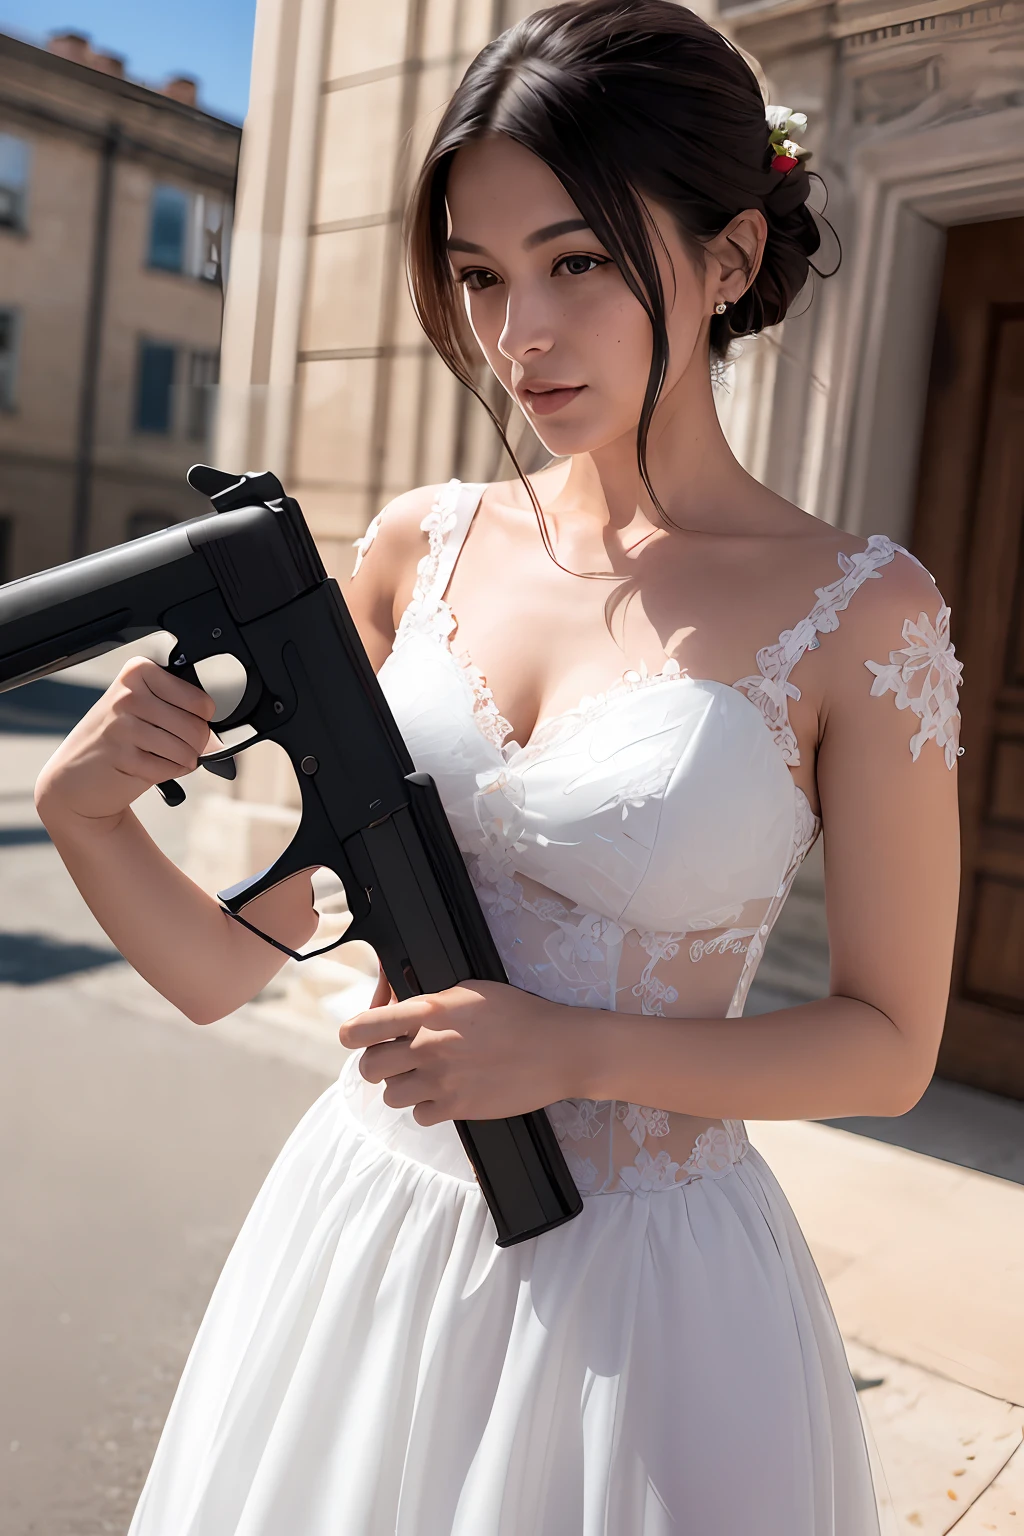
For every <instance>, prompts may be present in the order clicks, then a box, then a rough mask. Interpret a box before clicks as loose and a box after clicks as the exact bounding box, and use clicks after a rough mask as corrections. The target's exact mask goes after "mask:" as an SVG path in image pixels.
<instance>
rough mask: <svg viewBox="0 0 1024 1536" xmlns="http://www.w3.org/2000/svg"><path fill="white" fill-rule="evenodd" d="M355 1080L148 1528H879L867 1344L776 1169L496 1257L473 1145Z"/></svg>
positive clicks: (690, 1532) (535, 1533) (690, 1188)
mask: <svg viewBox="0 0 1024 1536" xmlns="http://www.w3.org/2000/svg"><path fill="white" fill-rule="evenodd" d="M356 1060H357V1058H355V1057H353V1058H351V1059H350V1061H349V1062H347V1063H346V1067H345V1069H344V1070H343V1072H342V1074H341V1077H340V1078H339V1080H338V1082H337V1083H335V1084H332V1086H331V1087H330V1088H328V1090H327V1091H326V1093H324V1094H323V1095H322V1097H321V1098H320V1099H319V1100H318V1101H317V1102H316V1103H315V1104H314V1105H313V1107H312V1108H311V1109H310V1110H309V1112H308V1113H307V1114H306V1115H305V1116H304V1118H303V1119H302V1121H301V1122H300V1124H299V1125H298V1126H297V1128H296V1129H295V1131H294V1132H293V1134H292V1136H291V1137H290V1138H289V1140H288V1142H287V1144H286V1146H285V1147H284V1149H283V1150H282V1152H281V1154H280V1156H279V1158H278V1159H277V1162H276V1164H275V1165H274V1167H273V1169H272V1170H271V1172H270V1174H269V1175H268V1177H267V1180H266V1183H265V1184H264V1186H263V1189H262V1190H261V1191H260V1194H259V1195H258V1197H257V1199H256V1202H255V1204H254V1205H253V1208H252V1211H251V1212H250V1214H249V1216H248V1217H247V1219H246V1222H245V1225H244V1226H243V1228H242V1231H241V1233H240V1235H239V1237H238V1240H237V1242H236V1243H235V1246H234V1248H233V1250H232V1252H231V1255H230V1257H229V1258H228V1261H227V1263H226V1265H225V1267H224V1271H223V1273H222V1275H221V1278H220V1280H219V1282H218V1284H217V1287H216V1290H215V1292H214V1295H213V1298H212V1300H211V1302H210V1306H209V1309H208V1311H207V1313H206V1317H205V1318H204V1320H203V1323H202V1326H201V1328H200V1330H199V1334H198V1337H197V1338H196V1341H195V1345H194V1346H193V1349H192V1353H191V1355H190V1357H189V1360H188V1363H187V1365H186V1367H185V1371H184V1374H183V1376H182V1379H181V1383H180V1386H179V1388H178V1392H177V1395H176V1397H175V1400H174V1403H173V1406H172V1408H171V1412H170V1415H169V1417H168V1420H167V1424H166V1427H165V1429H164V1432H163V1436H162V1438H161V1441H160V1444H159V1447H158V1450H157V1454H156V1458H155V1461H154V1463H153V1467H152V1470H151V1472H150V1475H149V1479H148V1481H147V1483H146V1486H145V1489H144V1491H143V1494H142V1498H141V1500H140V1502H139V1506H138V1509H137V1511H136V1514H135V1518H134V1520H133V1522H132V1525H131V1530H130V1533H129V1536H680V1533H685V1536H877V1532H878V1530H879V1518H878V1514H877V1511H876V1500H875V1495H874V1492H873V1487H872V1478H871V1472H870V1466H869V1459H868V1452H867V1448H866V1444H865V1436H864V1430H863V1427H862V1421H861V1416H860V1411H859V1408H858V1404H857V1401H856V1395H855V1392H854V1387H853V1382H852V1379H851V1376H850V1371H849V1368H848V1366H847V1362H846V1356H845V1353H844V1350H843V1345H842V1341H841V1339H840V1337H839V1333H838V1330H837V1327H836V1324H835V1320H834V1318H833V1315H832V1311H831V1308H830V1306H829V1303H828V1299H827V1297H826V1295H825V1292H824V1289H823V1287H822V1284H821V1280H820V1278H819V1276H818V1273H817V1270H816V1268H815V1266H814V1263H813V1260H812V1259H811V1256H810V1254H809V1252H808V1249H807V1246H806V1243H805V1242H804V1239H803V1236H802V1234H801V1232H800V1229H799V1227H798V1225H797V1222H796V1218H795V1217H794V1215H793V1213H792V1211H791V1209H790V1207H789V1204H788V1202H787V1201H786V1199H785V1196H784V1195H783V1193H782V1191H781V1190H780V1188H779V1186H778V1184H777V1183H776V1181H775V1179H774V1177H773V1176H772V1174H771V1172H770V1170H769V1169H768V1167H767V1165H766V1164H765V1162H764V1160H763V1159H762V1158H761V1157H760V1155H759V1154H758V1153H757V1152H756V1151H754V1150H751V1151H750V1152H749V1154H748V1155H747V1156H746V1157H745V1158H743V1160H742V1161H741V1162H739V1163H737V1164H736V1165H735V1166H734V1167H733V1169H732V1170H731V1171H730V1172H728V1173H727V1174H725V1175H724V1176H723V1177H721V1178H717V1179H714V1180H697V1181H695V1182H693V1183H689V1184H681V1185H678V1186H677V1187H676V1188H674V1189H667V1190H662V1191H656V1192H654V1193H651V1194H649V1195H642V1194H640V1195H634V1194H610V1195H596V1196H592V1197H590V1198H588V1199H586V1200H585V1202H584V1211H583V1214H582V1215H581V1216H579V1217H577V1218H575V1219H574V1220H573V1221H571V1222H568V1223H567V1224H566V1225H565V1226H563V1227H560V1228H558V1229H557V1230H556V1231H554V1232H549V1233H546V1234H545V1235H544V1236H543V1237H540V1238H534V1239H531V1240H529V1241H527V1242H525V1243H521V1244H519V1245H517V1246H515V1247H512V1248H507V1249H499V1248H497V1247H495V1244H494V1228H493V1226H492V1224H491V1220H490V1216H489V1214H488V1211H487V1207H486V1205H485V1204H484V1201H483V1197H482V1195H481V1194H480V1191H479V1189H478V1187H477V1185H476V1184H475V1183H474V1182H472V1180H471V1179H470V1178H468V1177H466V1176H464V1175H460V1174H459V1173H458V1172H451V1171H444V1162H445V1158H446V1156H447V1155H448V1154H447V1151H446V1149H450V1148H451V1147H452V1146H453V1145H454V1146H456V1147H457V1148H458V1158H456V1159H455V1160H454V1161H453V1162H452V1164H451V1166H452V1167H455V1168H457V1167H458V1166H459V1160H458V1159H459V1158H461V1147H459V1146H458V1139H457V1137H456V1136H455V1132H454V1128H453V1127H452V1126H451V1125H446V1126H443V1127H433V1128H432V1131H431V1134H430V1135H428V1134H427V1133H425V1132H421V1134H422V1137H423V1142H422V1145H423V1149H424V1154H423V1155H424V1157H425V1158H427V1159H428V1160H421V1158H420V1157H418V1156H416V1157H414V1156H411V1155H409V1152H408V1151H407V1150H402V1143H403V1138H404V1144H405V1145H406V1146H408V1145H409V1143H410V1140H411V1138H410V1136H409V1133H408V1124H407V1125H406V1129H405V1130H402V1131H401V1132H400V1134H399V1133H396V1132H394V1131H392V1132H391V1133H390V1134H388V1132H387V1128H385V1127H382V1126H380V1125H378V1126H376V1127H374V1125H373V1124H372V1117H370V1116H367V1115H364V1114H362V1113H361V1112H360V1109H359V1106H360V1102H361V1099H360V1094H359V1092H358V1091H357V1088H356V1086H355V1085H356V1074H357V1067H356ZM358 1081H359V1082H360V1083H361V1079H359V1080H358ZM368 1121H370V1123H368ZM408 1123H413V1124H414V1122H408ZM417 1131H418V1132H419V1131H420V1128H417ZM433 1149H439V1150H437V1155H434V1150H433ZM463 1162H464V1159H463ZM464 1166H465V1167H466V1168H468V1164H464Z"/></svg>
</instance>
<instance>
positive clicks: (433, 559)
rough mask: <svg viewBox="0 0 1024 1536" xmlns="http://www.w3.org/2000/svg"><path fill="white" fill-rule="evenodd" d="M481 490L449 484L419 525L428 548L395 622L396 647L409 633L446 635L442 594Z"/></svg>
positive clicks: (449, 623) (447, 625) (447, 626)
mask: <svg viewBox="0 0 1024 1536" xmlns="http://www.w3.org/2000/svg"><path fill="white" fill-rule="evenodd" d="M485 489H486V487H485V486H484V485H475V484H468V485H464V484H463V482H462V481H461V480H449V482H448V484H447V485H446V486H443V487H442V489H441V490H440V491H439V492H438V496H437V500H436V501H435V502H434V504H433V505H432V507H431V508H430V511H429V512H428V513H427V515H426V517H425V518H424V519H423V521H422V522H421V523H420V527H421V528H422V530H423V532H424V533H425V534H426V535H427V542H428V548H427V552H426V554H425V555H424V556H423V557H422V559H421V560H420V562H419V564H418V565H417V567H416V585H415V586H414V587H413V589H412V597H411V598H410V600H409V604H408V606H407V607H406V609H405V612H404V613H403V614H402V617H401V620H400V621H399V625H398V634H397V635H396V636H395V644H396V645H397V644H398V642H399V640H400V639H402V638H404V637H405V635H406V634H408V633H409V632H410V630H413V629H424V628H426V629H431V630H435V631H436V630H438V629H440V631H441V633H442V634H443V635H447V634H448V633H449V632H450V630H451V629H452V628H453V627H454V622H455V621H454V619H453V618H452V616H451V615H450V614H449V613H448V610H447V607H446V604H445V602H444V594H445V592H446V590H447V588H448V583H449V581H450V580H451V575H452V571H453V570H454V568H455V562H456V560H457V559H458V558H459V551H460V550H461V549H462V545H463V543H464V541H465V538H466V534H467V533H468V532H469V526H470V524H471V523H472V521H473V517H474V515H475V513H476V509H477V507H478V506H479V505H480V500H481V498H482V496H483V493H484V490H485Z"/></svg>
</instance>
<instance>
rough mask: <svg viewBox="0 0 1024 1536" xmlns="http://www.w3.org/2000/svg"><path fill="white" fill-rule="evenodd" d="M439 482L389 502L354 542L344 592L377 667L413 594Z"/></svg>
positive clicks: (368, 653)
mask: <svg viewBox="0 0 1024 1536" xmlns="http://www.w3.org/2000/svg"><path fill="white" fill-rule="evenodd" d="M439 490H440V487H439V486H421V487H420V488H419V489H417V490H414V491H406V492H405V493H404V494H403V495H401V496H396V497H395V499H394V501H390V502H388V504H387V506H386V507H384V508H383V510H382V511H380V512H378V513H377V516H376V517H375V518H374V519H373V521H372V522H371V523H370V526H369V527H368V528H367V530H366V533H365V534H364V535H363V537H362V538H361V539H358V540H357V541H356V548H357V557H356V563H355V568H354V570H353V572H352V575H351V576H350V578H349V580H348V581H347V583H346V584H345V586H344V589H343V592H344V597H345V602H346V604H347V605H348V610H349V613H350V614H351V615H352V620H353V623H354V624H355V626H356V629H357V630H358V631H359V638H360V639H361V640H362V642H363V645H364V646H365V648H366V653H367V655H368V656H369V658H370V664H371V666H372V667H373V670H374V671H375V672H377V671H379V670H380V668H381V666H382V665H383V663H384V660H385V658H386V657H387V656H388V654H389V653H390V651H391V647H392V645H393V644H394V640H395V631H396V628H397V625H398V620H399V617H400V615H401V613H402V610H403V608H405V606H406V604H407V603H408V601H409V599H410V598H411V596H412V590H413V586H414V585H415V581H416V572H417V567H418V565H419V562H420V561H421V560H422V559H423V557H424V555H425V554H426V553H427V551H428V548H429V546H428V541H427V536H426V534H425V533H424V531H423V528H422V523H423V519H424V518H425V517H426V516H427V514H428V512H429V511H430V509H431V507H432V506H433V504H434V502H435V501H436V499H437V495H438V491H439Z"/></svg>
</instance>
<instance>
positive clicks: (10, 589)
mask: <svg viewBox="0 0 1024 1536" xmlns="http://www.w3.org/2000/svg"><path fill="white" fill-rule="evenodd" d="M197 521H199V522H205V521H207V519H206V518H200V519H197ZM191 526H192V524H189V523H182V524H179V525H178V526H177V527H175V528H165V529H163V530H161V531H160V532H158V533H150V534H146V535H145V536H144V537H143V538H140V539H132V540H130V541H129V543H127V544H118V545H116V546H115V547H114V548H113V549H106V550H102V551H100V552H99V553H98V554H95V555H84V556H83V557H82V558H81V559H80V560H72V561H70V562H69V564H67V565H58V566H54V567H53V569H52V570H48V571H40V572H38V574H37V575H35V576H23V577H21V579H20V580H18V581H11V582H8V583H7V584H6V585H5V586H3V587H0V692H5V691H6V690H7V689H10V688H17V687H18V686H19V685H20V684H21V683H26V682H28V681H30V680H31V679H32V678H35V677H45V676H46V675H47V674H48V673H50V672H57V671H60V670H61V668H63V667H69V666H71V665H72V664H73V663H74V662H76V661H84V660H86V659H87V658H88V657H90V656H99V655H101V654H102V653H103V652H104V651H110V650H113V649H114V648H115V647H116V646H119V645H124V644H125V643H126V642H128V641H129V640H139V639H141V638H142V636H143V635H148V634H152V633H153V631H154V630H157V629H160V628H161V627H162V626H161V622H160V615H161V613H162V612H163V611H164V610H165V609H166V608H168V607H169V606H170V605H171V604H172V603H174V602H180V601H182V600H183V599H185V598H188V597H191V596H193V595H195V594H197V593H199V592H202V591H206V590H209V589H210V588H211V587H212V586H213V585H214V581H213V578H212V576H211V575H210V571H209V567H208V566H207V563H206V561H205V560H203V559H202V558H201V557H197V555H196V552H195V550H194V549H193V547H192V544H191V542H190V540H189V536H188V530H189V528H190V527H191Z"/></svg>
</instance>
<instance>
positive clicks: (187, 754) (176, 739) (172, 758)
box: [128, 719, 199, 773]
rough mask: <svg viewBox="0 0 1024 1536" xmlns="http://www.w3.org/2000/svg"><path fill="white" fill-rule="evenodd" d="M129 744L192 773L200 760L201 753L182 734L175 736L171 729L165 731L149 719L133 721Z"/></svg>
mask: <svg viewBox="0 0 1024 1536" xmlns="http://www.w3.org/2000/svg"><path fill="white" fill-rule="evenodd" d="M128 739H129V744H130V745H131V746H132V747H135V748H137V749H139V750H140V751H142V752H148V753H149V754H150V755H151V756H152V757H159V758H163V759H164V760H166V761H167V762H168V763H170V764H171V765H172V767H174V768H175V769H177V770H178V771H179V772H180V771H181V770H182V769H184V770H185V772H186V773H191V772H192V770H193V768H195V767H196V766H197V764H198V761H199V753H198V752H197V751H196V750H195V749H194V748H193V747H191V746H190V745H189V743H188V742H187V741H182V739H181V737H180V736H175V735H174V734H173V733H172V732H171V731H164V730H161V728H160V727H159V726H158V725H150V723H149V721H148V720H138V719H136V720H135V721H133V724H132V730H131V734H130V736H129V738H128Z"/></svg>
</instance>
